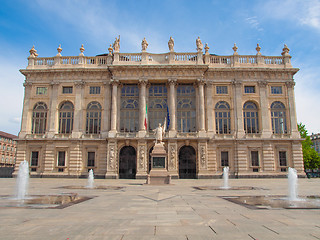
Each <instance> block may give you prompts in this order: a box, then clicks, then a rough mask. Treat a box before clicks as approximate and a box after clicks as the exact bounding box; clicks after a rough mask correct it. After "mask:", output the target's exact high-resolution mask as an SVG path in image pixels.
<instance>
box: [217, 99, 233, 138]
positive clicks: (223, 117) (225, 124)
mask: <svg viewBox="0 0 320 240" xmlns="http://www.w3.org/2000/svg"><path fill="white" fill-rule="evenodd" d="M215 115H216V133H217V134H230V133H231V127H230V125H231V118H230V106H229V104H228V103H227V102H225V101H220V102H218V103H217V104H216V107H215Z"/></svg>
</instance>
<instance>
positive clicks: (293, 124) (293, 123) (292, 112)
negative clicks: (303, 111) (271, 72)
mask: <svg viewBox="0 0 320 240" xmlns="http://www.w3.org/2000/svg"><path fill="white" fill-rule="evenodd" d="M294 85H295V82H294V81H288V82H286V86H287V90H288V102H289V116H290V129H291V136H292V137H294V138H300V134H299V131H298V127H297V116H296V106H295V100H294V92H293V90H294Z"/></svg>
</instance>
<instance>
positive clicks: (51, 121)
mask: <svg viewBox="0 0 320 240" xmlns="http://www.w3.org/2000/svg"><path fill="white" fill-rule="evenodd" d="M59 84H60V83H59V82H51V97H50V106H49V114H48V129H49V131H48V138H53V137H54V135H55V134H57V133H58V128H57V125H58V124H59V123H58V115H57V110H58V101H57V99H58V89H59Z"/></svg>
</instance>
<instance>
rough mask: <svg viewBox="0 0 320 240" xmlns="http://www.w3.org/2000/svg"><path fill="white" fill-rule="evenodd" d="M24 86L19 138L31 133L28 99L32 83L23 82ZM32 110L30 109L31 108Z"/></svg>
mask: <svg viewBox="0 0 320 240" xmlns="http://www.w3.org/2000/svg"><path fill="white" fill-rule="evenodd" d="M23 86H24V100H23V113H22V119H21V131H20V133H19V138H24V137H25V136H26V134H30V133H31V129H30V127H31V121H32V117H31V116H30V113H29V112H30V107H31V106H30V97H31V90H32V83H30V82H27V81H26V82H25V83H24V84H23ZM31 110H32V107H31Z"/></svg>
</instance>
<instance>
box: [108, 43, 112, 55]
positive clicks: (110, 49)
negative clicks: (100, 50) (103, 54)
mask: <svg viewBox="0 0 320 240" xmlns="http://www.w3.org/2000/svg"><path fill="white" fill-rule="evenodd" d="M108 51H109V54H108V55H109V56H111V55H112V51H113V48H112V45H111V44H110V47H109V48H108Z"/></svg>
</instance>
